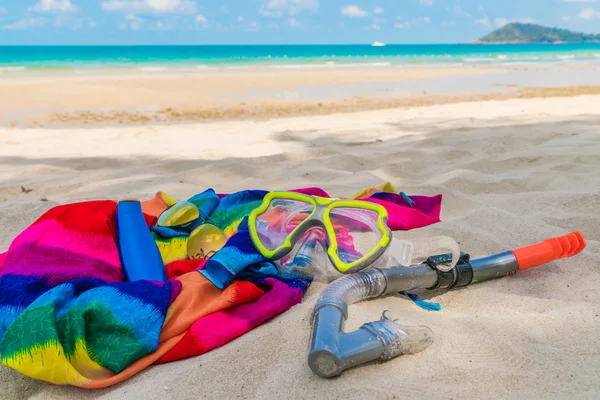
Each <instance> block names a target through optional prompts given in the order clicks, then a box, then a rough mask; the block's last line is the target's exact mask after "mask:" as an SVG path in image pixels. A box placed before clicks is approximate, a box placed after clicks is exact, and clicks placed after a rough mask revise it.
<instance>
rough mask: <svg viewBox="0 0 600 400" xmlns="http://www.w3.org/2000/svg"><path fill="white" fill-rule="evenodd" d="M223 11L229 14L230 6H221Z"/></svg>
mask: <svg viewBox="0 0 600 400" xmlns="http://www.w3.org/2000/svg"><path fill="white" fill-rule="evenodd" d="M221 12H222V13H223V14H229V8H227V7H221Z"/></svg>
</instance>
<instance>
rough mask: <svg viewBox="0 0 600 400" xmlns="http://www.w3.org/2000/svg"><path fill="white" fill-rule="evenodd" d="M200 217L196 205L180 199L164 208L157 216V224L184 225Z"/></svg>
mask: <svg viewBox="0 0 600 400" xmlns="http://www.w3.org/2000/svg"><path fill="white" fill-rule="evenodd" d="M198 218H200V211H198V207H196V206H195V205H193V204H192V203H190V202H188V201H182V202H180V203H177V204H175V205H174V206H173V207H170V208H168V209H166V210H165V211H163V212H162V214H160V216H159V217H158V221H157V223H158V225H159V226H164V227H168V228H177V227H185V226H186V225H188V224H190V223H191V222H193V221H195V220H197V219H198Z"/></svg>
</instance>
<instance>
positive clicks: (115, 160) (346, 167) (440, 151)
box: [0, 83, 600, 400]
mask: <svg viewBox="0 0 600 400" xmlns="http://www.w3.org/2000/svg"><path fill="white" fill-rule="evenodd" d="M15 84H16V83H15ZM2 101H4V103H3V104H8V103H9V99H7V98H4V99H3V100H2ZM385 181H390V182H392V183H394V184H395V185H397V186H398V187H399V188H400V189H401V190H403V191H405V192H406V193H408V194H426V195H433V194H437V193H441V194H443V196H444V198H443V205H442V222H441V223H439V224H436V225H434V226H431V227H428V228H425V229H421V230H416V231H410V232H400V233H397V234H396V235H397V236H398V237H404V238H413V237H423V236H429V235H433V234H445V235H450V236H453V237H455V238H456V239H457V240H458V241H459V242H460V244H461V247H462V249H463V251H466V252H469V253H470V254H471V255H472V256H474V257H477V256H484V255H489V254H495V253H499V252H501V251H504V250H509V249H512V248H517V247H520V246H524V245H528V244H533V243H536V242H539V241H541V240H543V239H546V238H549V237H554V236H560V235H563V234H566V233H568V232H571V231H575V230H580V231H581V232H582V233H583V234H584V236H585V237H586V238H587V241H588V246H587V248H586V249H585V250H584V251H583V252H582V253H581V254H580V255H578V256H576V257H574V258H570V259H563V260H560V261H557V262H554V263H551V264H549V265H546V266H544V267H540V268H537V269H533V270H528V271H525V272H522V273H518V274H516V275H515V276H510V277H506V278H503V279H499V280H495V281H489V282H485V283H482V284H477V285H472V286H470V287H468V288H466V289H462V290H454V291H451V292H447V293H443V294H436V295H435V296H434V297H433V298H432V299H433V300H435V301H438V302H440V303H441V305H442V307H443V308H442V310H441V311H440V312H428V311H425V310H423V309H420V308H418V307H417V306H415V305H414V304H412V303H411V302H410V301H408V300H406V299H405V298H400V297H389V298H385V299H378V300H374V301H368V302H363V303H359V304H357V305H355V306H353V307H352V308H351V309H350V319H349V321H348V329H355V328H357V327H359V326H360V325H361V324H362V323H364V322H366V321H372V320H375V319H378V318H379V317H380V315H381V313H382V311H383V310H385V309H387V310H390V312H391V313H392V314H393V315H394V316H395V317H396V318H399V319H400V321H401V322H402V323H403V324H407V325H413V324H414V325H426V326H429V327H430V328H431V329H432V330H433V332H434V335H435V342H434V344H433V345H432V346H431V347H430V348H428V349H427V350H425V351H423V352H422V353H419V354H417V355H413V356H403V357H400V358H397V359H394V360H392V361H389V362H387V363H384V364H373V365H367V366H363V367H359V368H356V369H353V370H349V371H346V372H345V373H344V374H343V375H342V376H341V377H339V378H336V379H332V380H325V379H321V378H319V377H317V376H315V375H314V374H313V373H312V372H311V371H310V369H309V368H308V365H307V361H306V356H307V350H308V343H309V335H310V328H311V327H310V325H311V321H310V317H311V312H312V308H313V306H314V303H315V300H316V298H317V296H318V294H319V292H320V290H321V289H322V288H323V286H322V285H313V286H312V287H311V288H310V289H309V292H308V293H307V295H306V296H305V298H304V300H303V302H302V304H300V305H298V306H296V307H294V308H292V309H291V310H289V311H288V312H286V313H284V314H282V315H280V316H278V317H276V318H275V319H273V320H271V321H269V322H268V323H266V324H264V325H262V326H260V327H258V328H257V329H255V330H253V331H251V332H249V333H248V334H246V335H244V336H242V337H241V338H239V339H237V340H235V341H233V342H231V343H229V344H227V345H225V346H223V347H221V348H219V349H216V350H214V351H212V352H210V353H208V354H205V355H202V356H200V357H196V358H191V359H187V360H183V361H178V362H174V363H170V364H165V365H160V366H153V367H150V368H148V369H147V370H145V371H143V372H142V373H140V374H138V375H137V376H135V377H133V378H132V379H130V380H128V381H126V382H124V383H122V384H119V385H117V386H114V387H111V388H108V389H104V390H97V391H86V390H83V389H78V388H73V387H60V386H51V385H48V384H46V383H43V382H39V381H34V380H32V379H30V378H28V377H25V376H22V375H20V374H18V373H17V372H15V371H13V370H10V369H8V368H6V367H4V366H2V367H0V387H1V390H0V398H1V399H26V398H27V399H78V400H79V399H91V398H102V399H118V400H123V399H130V398H131V399H138V398H140V399H179V400H183V399H236V398H239V399H263V398H286V399H296V398H298V399H303V398H305V399H314V398H324V399H347V398H361V399H393V398H398V399H400V398H428V399H481V398H544V399H556V398H576V399H593V398H598V397H599V396H600V375H599V374H598V371H599V370H600V342H599V337H600V336H599V334H598V330H599V328H600V286H599V285H598V282H600V269H599V268H598V265H599V264H600V242H599V238H600V194H599V192H598V188H599V187H600V96H595V95H586V96H573V97H549V98H534V99H509V100H502V101H480V102H468V103H462V102H459V103H456V104H439V105H431V106H425V107H412V108H406V107H404V108H394V109H386V110H375V111H362V112H355V113H345V114H331V115H318V116H300V117H291V118H275V119H261V120H242V121H215V122H202V123H201V122H191V123H188V124H175V125H167V124H142V125H127V124H125V125H123V126H113V125H106V126H102V125H99V126H94V127H81V126H64V127H61V126H57V127H52V128H43V129H19V128H10V127H4V128H0V226H2V227H3V230H2V234H1V235H0V251H5V250H6V249H7V248H8V246H9V244H10V242H11V240H12V238H14V237H15V236H16V235H17V234H18V233H19V232H20V231H21V230H23V229H24V228H25V227H26V226H27V225H28V224H30V223H31V222H33V221H34V220H35V219H36V218H37V217H38V216H39V215H41V213H42V212H44V211H45V210H47V209H49V208H51V207H52V206H55V205H57V204H64V203H67V202H73V201H76V200H82V199H94V198H112V199H119V198H122V197H132V196H137V197H140V198H150V197H151V196H153V195H154V193H155V192H156V191H158V190H163V191H165V192H167V193H168V194H169V195H170V196H172V197H173V198H175V199H186V198H188V197H189V196H190V195H192V194H195V193H198V192H200V191H203V190H204V189H206V188H209V187H212V188H214V189H215V190H216V191H217V192H221V193H226V192H232V191H236V190H241V189H254V188H257V189H259V188H260V189H291V188H295V187H306V186H320V187H322V188H324V189H325V190H327V191H329V192H330V193H331V194H334V195H340V196H343V195H352V194H353V193H355V192H356V191H358V190H359V189H362V188H364V187H367V186H371V185H378V184H380V183H382V182H385Z"/></svg>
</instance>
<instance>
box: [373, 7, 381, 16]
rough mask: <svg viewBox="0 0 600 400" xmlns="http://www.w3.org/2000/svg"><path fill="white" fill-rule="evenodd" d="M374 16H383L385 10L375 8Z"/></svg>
mask: <svg viewBox="0 0 600 400" xmlns="http://www.w3.org/2000/svg"><path fill="white" fill-rule="evenodd" d="M373 14H375V15H379V14H383V8H381V7H375V9H374V10H373Z"/></svg>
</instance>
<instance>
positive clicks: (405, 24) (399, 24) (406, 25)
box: [394, 22, 411, 29]
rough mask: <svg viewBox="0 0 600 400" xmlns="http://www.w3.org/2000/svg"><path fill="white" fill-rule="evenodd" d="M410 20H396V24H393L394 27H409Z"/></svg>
mask: <svg viewBox="0 0 600 400" xmlns="http://www.w3.org/2000/svg"><path fill="white" fill-rule="evenodd" d="M410 26H411V25H410V22H398V23H397V24H395V25H394V28H396V29H408V28H410Z"/></svg>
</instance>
